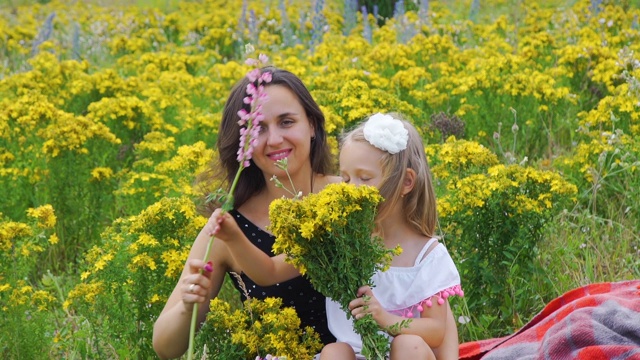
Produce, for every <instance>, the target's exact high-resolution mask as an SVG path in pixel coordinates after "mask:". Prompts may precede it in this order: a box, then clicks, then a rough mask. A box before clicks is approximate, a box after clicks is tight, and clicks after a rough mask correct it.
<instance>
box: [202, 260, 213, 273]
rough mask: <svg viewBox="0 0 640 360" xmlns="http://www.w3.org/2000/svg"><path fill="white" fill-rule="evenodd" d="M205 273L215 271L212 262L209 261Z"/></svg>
mask: <svg viewBox="0 0 640 360" xmlns="http://www.w3.org/2000/svg"><path fill="white" fill-rule="evenodd" d="M204 271H206V272H211V271H213V263H212V262H211V261H209V262H208V263H207V264H206V265H205V266H204Z"/></svg>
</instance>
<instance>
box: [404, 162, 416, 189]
mask: <svg viewBox="0 0 640 360" xmlns="http://www.w3.org/2000/svg"><path fill="white" fill-rule="evenodd" d="M415 185H416V172H415V171H413V169H407V170H406V172H405V174H404V181H403V182H402V196H405V195H407V194H408V193H410V192H411V190H413V187H414V186H415Z"/></svg>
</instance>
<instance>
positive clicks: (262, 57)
mask: <svg viewBox="0 0 640 360" xmlns="http://www.w3.org/2000/svg"><path fill="white" fill-rule="evenodd" d="M258 60H260V62H261V63H263V64H266V63H267V62H268V61H269V57H268V56H267V55H265V54H260V55H258Z"/></svg>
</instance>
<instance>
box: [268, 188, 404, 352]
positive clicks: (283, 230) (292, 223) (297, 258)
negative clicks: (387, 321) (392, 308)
mask: <svg viewBox="0 0 640 360" xmlns="http://www.w3.org/2000/svg"><path fill="white" fill-rule="evenodd" d="M381 200H382V197H381V196H380V194H379V193H378V190H377V189H376V188H374V187H370V186H355V185H351V184H346V183H338V184H330V185H328V186H326V187H325V188H324V189H323V190H322V191H320V192H319V193H316V194H309V195H307V196H306V197H304V198H302V199H295V198H294V199H287V198H282V199H278V200H275V201H273V202H272V203H271V205H270V207H269V218H270V220H271V226H270V230H271V232H273V234H274V235H275V236H276V240H275V244H274V246H273V251H274V252H276V253H284V254H286V255H287V258H288V259H287V261H288V262H290V263H291V264H293V265H294V266H295V267H296V268H298V269H299V270H300V273H301V274H303V275H305V276H307V277H308V279H309V281H311V284H312V285H313V286H314V287H315V288H316V290H318V291H319V292H321V293H322V294H323V295H325V296H327V297H329V298H331V299H333V300H334V301H336V302H337V303H339V304H340V306H341V307H342V309H343V310H344V311H345V312H346V313H347V314H348V316H351V312H350V310H349V308H348V305H349V302H350V301H351V300H353V299H355V298H356V295H357V290H358V288H359V287H361V286H363V285H370V286H371V285H373V284H371V277H372V276H373V274H374V273H375V272H376V271H378V270H385V269H386V268H388V266H389V264H390V262H391V259H392V257H393V255H394V254H395V253H396V252H397V249H395V250H394V249H387V248H386V247H385V246H384V244H383V242H382V239H380V238H379V237H377V236H373V235H372V234H373V233H374V230H375V216H376V213H377V208H378V203H379V202H380V201H381ZM354 330H355V332H356V333H358V334H359V335H360V336H361V338H362V343H363V350H362V353H363V355H365V356H366V357H367V358H368V359H385V357H386V354H387V352H388V350H389V340H388V339H387V338H386V337H385V336H384V335H383V334H382V333H380V332H379V331H380V327H379V326H378V324H377V323H376V322H375V320H373V317H372V316H371V314H369V315H367V316H365V317H363V318H361V319H357V320H356V321H355V322H354Z"/></svg>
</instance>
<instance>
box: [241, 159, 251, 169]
mask: <svg viewBox="0 0 640 360" xmlns="http://www.w3.org/2000/svg"><path fill="white" fill-rule="evenodd" d="M243 166H244V167H246V168H248V167H249V166H251V162H250V161H249V160H245V161H244V164H243Z"/></svg>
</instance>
